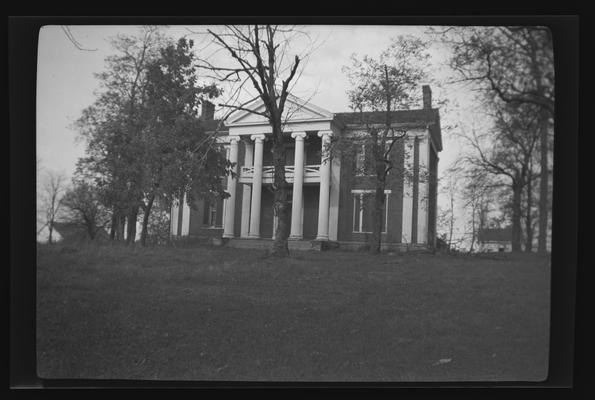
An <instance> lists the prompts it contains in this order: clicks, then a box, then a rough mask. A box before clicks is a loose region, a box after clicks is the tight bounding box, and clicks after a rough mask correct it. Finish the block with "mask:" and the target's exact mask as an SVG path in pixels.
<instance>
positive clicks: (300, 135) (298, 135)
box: [291, 132, 306, 140]
mask: <svg viewBox="0 0 595 400" xmlns="http://www.w3.org/2000/svg"><path fill="white" fill-rule="evenodd" d="M291 137H292V138H294V139H295V140H304V138H305V137H306V132H291Z"/></svg>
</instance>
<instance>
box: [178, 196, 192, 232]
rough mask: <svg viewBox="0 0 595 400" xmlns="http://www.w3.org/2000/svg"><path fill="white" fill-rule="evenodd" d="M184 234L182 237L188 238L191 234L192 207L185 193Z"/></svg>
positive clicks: (183, 210)
mask: <svg viewBox="0 0 595 400" xmlns="http://www.w3.org/2000/svg"><path fill="white" fill-rule="evenodd" d="M180 206H181V207H182V232H181V236H188V233H189V232H190V206H189V205H188V202H187V197H186V193H184V198H183V199H182V204H180Z"/></svg>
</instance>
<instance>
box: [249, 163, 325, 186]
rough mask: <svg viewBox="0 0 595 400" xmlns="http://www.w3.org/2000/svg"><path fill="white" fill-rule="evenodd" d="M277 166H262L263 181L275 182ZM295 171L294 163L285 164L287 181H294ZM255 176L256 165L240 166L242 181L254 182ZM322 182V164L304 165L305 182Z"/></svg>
mask: <svg viewBox="0 0 595 400" xmlns="http://www.w3.org/2000/svg"><path fill="white" fill-rule="evenodd" d="M274 172H275V167H274V166H272V165H267V166H264V167H262V183H273V179H274ZM294 173H295V167H294V166H293V165H286V166H285V179H286V180H287V182H290V183H292V182H293V177H294ZM253 178H254V167H252V166H249V167H241V168H240V176H239V182H240V183H252V179H253ZM317 182H320V164H317V165H305V166H304V183H317Z"/></svg>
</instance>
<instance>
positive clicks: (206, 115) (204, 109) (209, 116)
mask: <svg viewBox="0 0 595 400" xmlns="http://www.w3.org/2000/svg"><path fill="white" fill-rule="evenodd" d="M201 118H202V120H203V121H212V120H213V118H215V105H214V104H213V103H211V102H210V101H208V100H203V101H202V105H201Z"/></svg>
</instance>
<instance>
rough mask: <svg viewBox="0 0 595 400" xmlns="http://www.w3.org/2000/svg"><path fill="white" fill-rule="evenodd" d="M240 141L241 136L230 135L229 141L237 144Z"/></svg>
mask: <svg viewBox="0 0 595 400" xmlns="http://www.w3.org/2000/svg"><path fill="white" fill-rule="evenodd" d="M239 141H240V137H239V136H237V135H233V136H229V143H231V144H237V143H238V142H239Z"/></svg>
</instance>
